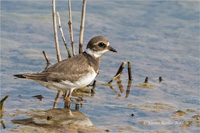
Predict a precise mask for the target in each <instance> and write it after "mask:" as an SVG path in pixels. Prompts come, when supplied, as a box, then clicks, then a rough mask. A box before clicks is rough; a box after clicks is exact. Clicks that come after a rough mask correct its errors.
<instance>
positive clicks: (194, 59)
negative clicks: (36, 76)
mask: <svg viewBox="0 0 200 133" xmlns="http://www.w3.org/2000/svg"><path fill="white" fill-rule="evenodd" d="M1 4H2V5H1V98H3V97H4V96H5V95H7V94H9V95H10V96H9V97H8V99H7V100H6V101H5V105H4V108H5V113H4V116H3V118H2V120H3V122H4V124H5V126H6V129H3V127H2V126H1V131H2V132H11V131H12V129H20V130H21V131H22V130H23V129H21V128H22V127H21V126H20V125H16V124H14V123H13V122H11V120H13V119H19V118H21V119H24V118H28V115H27V114H26V113H22V114H16V110H22V111H25V112H26V111H30V110H31V109H34V110H49V109H52V106H53V102H54V99H55V96H56V93H57V92H56V91H52V90H48V89H46V88H45V87H43V86H41V85H40V84H37V83H35V82H32V81H26V80H16V79H14V78H13V76H12V75H13V74H18V73H24V72H37V71H41V70H43V69H44V68H45V66H46V62H45V59H44V57H43V54H42V51H43V50H45V52H46V54H47V56H48V57H49V60H50V62H51V64H54V63H56V62H57V60H56V54H55V47H54V37H53V27H52V18H51V1H27V2H25V1H2V2H1ZM56 4H57V11H59V12H60V16H61V21H62V27H63V31H64V34H65V36H66V40H67V43H68V45H69V44H70V38H69V32H68V31H69V30H68V25H67V22H68V10H67V7H68V6H67V1H66V2H65V1H57V2H56ZM199 4H200V3H199V2H197V1H196V2H195V1H141V2H140V1H110V2H106V1H87V7H86V22H85V31H84V44H85V45H84V47H85V46H86V44H87V42H88V41H89V39H90V38H92V37H93V36H96V35H102V36H105V37H106V38H108V40H109V42H110V44H111V46H113V47H114V48H115V49H117V51H118V53H117V54H115V53H112V52H110V53H106V54H104V55H103V56H102V59H101V67H100V74H99V75H98V76H97V77H96V80H97V86H96V88H95V94H94V96H91V94H90V93H89V94H88V93H86V94H84V95H83V100H84V101H83V103H82V104H83V105H82V107H80V108H79V111H80V112H82V113H83V114H85V115H86V116H87V117H88V118H89V119H90V121H91V122H92V123H93V125H94V126H95V127H96V128H97V129H100V130H102V131H105V130H106V131H108V130H109V131H112V132H115V131H122V132H123V131H124V132H133V131H139V132H144V131H190V132H198V130H199V129H198V127H199V126H200V125H199V121H198V120H197V121H194V120H191V119H192V116H194V115H199V113H200V112H199V74H200V73H199V65H200V62H199V42H200V39H199V35H200V33H199ZM13 5H15V6H13ZM81 8H82V2H81V1H73V2H72V16H73V31H74V42H75V44H76V46H75V47H76V53H78V39H79V37H78V36H79V27H80V18H81ZM58 33H59V31H58ZM59 43H60V49H61V55H62V59H64V58H67V52H66V50H65V48H64V45H63V42H62V40H61V37H60V33H59ZM69 47H70V45H69ZM70 48H71V47H70ZM122 61H130V62H131V66H132V73H133V81H132V85H131V90H130V94H129V96H128V98H126V97H125V96H126V88H127V84H128V80H127V79H128V76H127V66H126V67H125V69H124V72H123V74H122V76H121V79H122V85H123V88H124V92H123V93H120V90H119V89H118V88H119V87H118V86H117V83H116V81H115V82H113V84H114V85H115V86H113V88H114V89H115V90H116V91H117V92H118V93H120V94H121V96H120V97H118V96H117V95H116V94H115V92H114V91H112V90H111V89H110V88H109V87H108V86H105V85H101V84H104V83H107V82H108V81H109V80H110V79H112V78H113V76H114V75H115V73H116V72H117V69H118V67H119V66H120V64H121V62H122ZM160 76H161V77H162V78H163V81H162V82H161V83H159V82H158V78H159V77H160ZM145 77H149V82H150V83H151V84H154V85H156V87H154V88H153V89H145V88H140V87H137V85H138V84H139V83H142V82H144V79H145ZM35 95H42V96H43V97H44V98H43V99H42V101H39V100H38V99H36V98H34V97H32V96H35ZM63 106H64V105H63V100H62V99H60V101H59V103H58V104H57V107H58V108H63ZM72 108H75V105H74V104H72ZM187 109H193V110H194V112H191V111H186V110H187ZM177 110H183V111H185V112H186V113H187V114H186V115H183V116H180V117H175V116H174V112H176V111H177ZM33 112H34V111H33ZM11 114H13V115H11ZM132 114H134V116H133V117H132V116H131V115H132ZM187 121H192V124H190V125H188V124H187V123H186V122H187ZM156 122H157V123H156ZM184 122H185V123H186V124H184ZM187 125H188V126H187ZM29 126H30V125H29ZM41 130H45V129H41ZM47 131H48V130H47ZM61 131H62V130H61Z"/></svg>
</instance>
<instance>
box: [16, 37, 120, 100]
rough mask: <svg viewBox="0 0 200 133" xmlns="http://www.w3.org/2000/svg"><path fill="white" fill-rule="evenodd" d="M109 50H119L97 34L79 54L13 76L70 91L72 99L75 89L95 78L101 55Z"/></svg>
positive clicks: (54, 88) (69, 94)
mask: <svg viewBox="0 0 200 133" xmlns="http://www.w3.org/2000/svg"><path fill="white" fill-rule="evenodd" d="M108 51H112V52H117V51H116V50H115V49H114V48H112V47H111V46H110V43H109V41H108V40H107V39H106V38H105V37H103V36H95V37H93V38H92V39H91V40H90V41H89V42H88V44H87V47H86V50H85V51H84V52H82V53H80V54H78V55H75V56H73V57H71V58H68V59H64V60H62V61H60V62H58V63H56V64H54V65H52V66H50V67H49V68H47V69H45V70H43V71H40V72H36V73H24V74H16V75H13V76H15V77H17V78H23V79H28V80H33V81H35V82H38V83H40V84H41V85H43V86H45V87H47V88H49V89H53V90H64V91H68V95H67V98H68V99H70V96H71V94H72V92H73V90H75V89H79V88H82V87H85V86H87V85H89V84H90V83H91V82H92V81H93V80H94V79H95V77H96V76H97V74H98V72H99V67H100V58H101V55H102V54H103V53H105V52H108Z"/></svg>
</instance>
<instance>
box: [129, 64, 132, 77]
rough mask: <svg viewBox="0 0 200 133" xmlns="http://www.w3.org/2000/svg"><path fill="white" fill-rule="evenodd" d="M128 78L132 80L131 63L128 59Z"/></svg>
mask: <svg viewBox="0 0 200 133" xmlns="http://www.w3.org/2000/svg"><path fill="white" fill-rule="evenodd" d="M128 79H129V80H132V73H131V63H130V62H129V61H128Z"/></svg>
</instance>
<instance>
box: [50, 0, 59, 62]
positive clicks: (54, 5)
mask: <svg viewBox="0 0 200 133" xmlns="http://www.w3.org/2000/svg"><path fill="white" fill-rule="evenodd" d="M52 16H53V29H54V38H55V45H56V54H57V59H58V62H59V61H61V56H60V49H59V42H58V33H57V23H56V4H55V0H52Z"/></svg>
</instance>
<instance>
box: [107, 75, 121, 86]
mask: <svg viewBox="0 0 200 133" xmlns="http://www.w3.org/2000/svg"><path fill="white" fill-rule="evenodd" d="M119 76H120V73H119V74H117V75H116V76H115V77H114V78H112V79H111V80H110V81H109V82H108V84H110V83H111V82H113V80H115V79H117V78H118V77H119Z"/></svg>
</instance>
